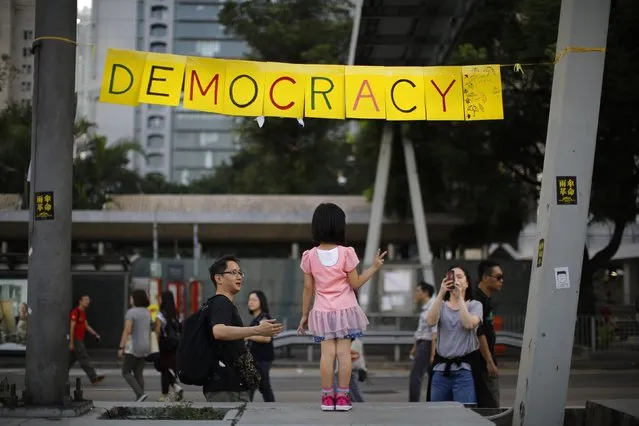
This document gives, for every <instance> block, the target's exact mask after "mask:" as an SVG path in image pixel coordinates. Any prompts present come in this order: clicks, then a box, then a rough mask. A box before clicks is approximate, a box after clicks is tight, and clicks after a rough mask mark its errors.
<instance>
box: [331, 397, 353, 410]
mask: <svg viewBox="0 0 639 426" xmlns="http://www.w3.org/2000/svg"><path fill="white" fill-rule="evenodd" d="M352 408H353V405H352V404H351V396H350V395H349V394H346V395H337V398H336V399H335V411H350V410H351V409H352Z"/></svg>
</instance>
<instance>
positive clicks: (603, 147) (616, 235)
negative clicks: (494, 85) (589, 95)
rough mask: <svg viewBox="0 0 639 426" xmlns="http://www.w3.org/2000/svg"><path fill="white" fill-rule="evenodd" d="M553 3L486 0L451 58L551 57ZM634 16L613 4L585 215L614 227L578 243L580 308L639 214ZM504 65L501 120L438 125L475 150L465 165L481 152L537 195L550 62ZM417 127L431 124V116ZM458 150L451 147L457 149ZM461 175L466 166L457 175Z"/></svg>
mask: <svg viewBox="0 0 639 426" xmlns="http://www.w3.org/2000/svg"><path fill="white" fill-rule="evenodd" d="M559 7H560V1H559V0H519V1H515V2H511V1H507V0H496V1H494V2H486V3H485V4H484V6H483V7H482V8H480V9H479V12H478V15H477V16H476V17H475V19H474V20H473V22H472V23H471V25H470V27H469V28H468V29H467V30H466V32H465V34H464V36H463V37H462V43H461V45H460V46H459V48H458V49H457V52H456V54H455V55H453V57H452V58H451V62H452V63H456V64H460V63H477V62H479V63H513V62H522V63H535V62H546V63H549V62H551V61H552V59H553V57H554V52H555V47H554V45H555V40H556V34H557V25H558V18H559ZM637 18H639V4H638V3H636V2H633V1H631V0H619V1H617V2H615V3H614V6H613V9H612V12H611V25H610V30H609V37H608V46H607V53H606V70H605V75H604V86H603V92H602V106H601V112H600V120H599V131H598V136H597V138H598V139H597V150H596V158H595V166H594V173H593V184H592V192H591V202H590V213H591V220H592V221H594V222H610V223H612V224H613V225H614V231H613V234H612V238H611V240H610V241H609V243H608V245H607V246H606V247H605V248H604V249H603V250H601V251H600V252H598V253H596V254H593V255H592V256H590V253H588V251H587V249H586V248H584V266H583V270H582V280H581V291H580V304H579V312H580V314H593V313H594V310H595V297H594V291H593V279H594V275H595V274H596V273H597V271H599V270H600V269H602V268H604V267H606V266H607V264H608V262H609V261H610V259H611V258H612V256H614V254H615V253H616V251H617V249H618V248H619V245H620V243H621V237H622V235H623V230H624V228H625V226H626V224H627V223H628V222H631V221H634V220H635V218H636V216H637V213H639V207H638V204H637V188H638V186H639V180H638V179H639V178H638V171H639V164H638V163H637V158H639V143H637V128H638V124H639V123H638V119H637V117H636V114H634V111H635V110H636V108H635V107H634V105H632V102H633V101H634V99H635V98H636V96H637V95H638V94H639V83H637V81H636V79H635V78H634V73H635V70H636V69H637V67H638V66H639V50H638V49H637V47H636V43H634V42H633V40H635V39H636V37H637V36H638V35H639V30H638V29H637V28H636V25H634V22H635V20H636V19H637ZM502 71H503V72H502V82H503V92H504V108H505V119H504V120H503V121H499V122H487V123H479V124H475V123H464V125H463V126H456V125H455V124H452V123H446V124H444V125H442V126H441V127H442V128H446V127H447V129H446V130H445V131H444V132H443V135H444V137H445V138H448V141H447V142H446V143H450V142H451V141H452V142H454V144H457V143H459V144H460V145H459V146H460V148H461V150H462V151H464V152H471V153H473V154H472V157H471V158H474V159H475V161H472V162H470V163H468V164H471V163H477V158H479V159H481V161H482V162H486V164H487V165H488V166H489V167H487V169H490V168H491V167H496V168H497V170H498V171H499V172H500V173H501V174H503V175H504V176H507V177H510V178H511V179H512V181H513V182H518V184H521V185H525V188H526V192H523V194H527V195H528V194H529V195H530V199H531V200H536V199H537V197H538V191H539V189H540V185H541V182H540V181H539V178H538V177H539V176H540V174H541V172H542V169H543V155H544V144H545V138H546V129H547V122H548V113H549V105H550V93H551V84H552V71H553V68H552V66H550V65H540V66H534V67H524V72H525V73H524V74H523V75H521V74H519V73H515V72H513V71H511V70H509V69H504V68H502ZM415 126H417V127H420V128H425V129H428V128H432V125H431V123H426V124H423V123H416V124H415ZM441 140H442V139H440V141H441ZM477 149H480V150H481V151H482V152H483V153H484V156H483V157H476V156H477V155H478V154H479V153H478V152H476V150H477ZM430 153H431V154H433V152H432V151H431V152H430ZM459 153H460V151H457V155H459ZM440 154H441V153H440ZM436 155H437V154H435V156H436ZM464 176H465V171H464V173H460V175H459V177H460V178H463V177H464ZM477 177H478V176H477V175H474V177H473V178H477ZM471 183H472V181H471ZM515 188H516V187H515ZM493 192H495V191H493Z"/></svg>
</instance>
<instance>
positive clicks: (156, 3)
mask: <svg viewBox="0 0 639 426" xmlns="http://www.w3.org/2000/svg"><path fill="white" fill-rule="evenodd" d="M223 5H224V1H222V0H217V1H212V0H138V1H132V0H94V1H93V10H92V21H93V31H94V34H93V40H95V44H96V50H95V52H96V61H95V73H94V74H95V77H94V84H93V94H94V100H96V101H97V98H98V96H99V88H100V85H101V80H102V73H103V69H104V62H105V57H106V53H107V50H108V49H109V48H115V49H128V50H142V51H149V52H157V53H175V54H180V55H193V56H203V57H216V58H239V57H242V56H243V55H244V53H245V52H246V51H247V46H246V44H245V43H244V42H242V41H240V40H236V39H233V38H232V37H229V36H227V35H226V34H224V28H223V26H222V25H221V24H220V23H219V22H218V21H217V16H218V13H219V12H220V10H221V9H222V7H223ZM234 120H235V118H233V117H226V116H221V115H216V114H208V113H202V112H197V111H188V110H184V109H182V108H181V107H163V106H159V105H140V106H139V107H137V108H133V107H127V106H121V105H112V104H102V103H97V104H96V105H95V122H96V123H97V124H98V126H99V128H98V130H99V132H100V133H101V134H104V135H105V136H107V138H108V140H109V141H110V142H111V143H114V142H116V141H117V140H119V139H133V140H135V141H138V142H139V143H140V145H141V146H142V148H143V149H144V151H145V154H146V155H145V156H139V155H135V156H134V158H132V167H133V168H134V169H136V170H138V171H139V172H140V173H141V174H147V173H161V174H163V175H164V176H165V177H166V178H167V179H169V180H172V181H177V182H182V183H187V182H189V181H191V180H193V179H197V178H199V177H201V176H203V175H205V174H208V173H211V172H213V170H214V169H215V167H217V166H218V165H220V164H221V163H223V162H224V161H227V160H229V159H230V157H231V156H232V155H233V153H234V152H235V151H236V150H237V137H236V136H234V135H233V134H232V129H233V127H234V123H235V122H234Z"/></svg>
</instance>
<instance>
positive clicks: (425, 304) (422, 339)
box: [408, 281, 437, 402]
mask: <svg viewBox="0 0 639 426" xmlns="http://www.w3.org/2000/svg"><path fill="white" fill-rule="evenodd" d="M434 292H435V288H434V287H433V286H432V285H430V284H428V283H426V282H424V281H422V282H420V283H419V284H417V287H416V288H415V299H417V301H418V302H419V303H420V304H421V305H422V310H421V312H420V314H419V324H418V326H417V330H416V331H415V343H414V344H413V347H412V349H411V350H410V355H411V358H412V359H413V367H412V368H411V370H410V384H409V388H408V401H409V402H419V401H420V398H421V390H422V381H423V380H424V375H425V374H426V372H427V371H428V367H429V366H430V364H431V362H432V360H433V357H434V355H435V344H434V342H435V339H436V338H437V326H433V327H430V326H429V325H428V324H426V315H427V314H428V310H429V309H430V307H431V306H432V304H433V301H432V297H433V293H434Z"/></svg>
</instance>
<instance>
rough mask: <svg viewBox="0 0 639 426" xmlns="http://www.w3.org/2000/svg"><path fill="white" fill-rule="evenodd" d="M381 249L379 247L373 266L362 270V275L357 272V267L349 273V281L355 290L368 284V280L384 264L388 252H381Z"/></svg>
mask: <svg viewBox="0 0 639 426" xmlns="http://www.w3.org/2000/svg"><path fill="white" fill-rule="evenodd" d="M380 251H381V250H379V249H378V250H377V255H376V256H375V260H374V261H373V266H371V267H370V268H368V269H366V270H365V271H364V272H362V275H359V274H358V273H357V269H353V270H352V271H350V272H349V273H348V283H349V284H350V285H351V287H352V288H353V289H354V290H357V289H358V288H360V287H361V286H363V285H364V284H366V282H368V280H370V279H371V277H372V276H373V275H375V272H377V271H379V269H380V268H381V267H382V265H383V264H384V256H386V253H387V252H384V253H382V254H380Z"/></svg>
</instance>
